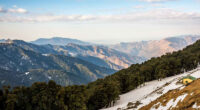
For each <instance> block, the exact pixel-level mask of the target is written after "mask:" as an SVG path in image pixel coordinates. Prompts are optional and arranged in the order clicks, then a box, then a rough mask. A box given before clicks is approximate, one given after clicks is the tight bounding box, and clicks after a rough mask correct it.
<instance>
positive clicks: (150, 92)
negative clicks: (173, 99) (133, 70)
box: [106, 67, 200, 110]
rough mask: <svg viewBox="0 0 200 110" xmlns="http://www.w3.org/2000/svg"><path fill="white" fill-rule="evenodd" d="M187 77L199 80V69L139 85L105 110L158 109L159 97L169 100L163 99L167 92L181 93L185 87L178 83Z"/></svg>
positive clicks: (162, 109) (163, 109) (161, 109)
mask: <svg viewBox="0 0 200 110" xmlns="http://www.w3.org/2000/svg"><path fill="white" fill-rule="evenodd" d="M187 75H191V76H194V77H196V78H200V67H198V68H196V69H194V70H191V71H188V72H185V73H183V74H180V75H176V76H172V77H169V78H165V79H162V80H161V81H158V80H154V81H150V82H147V83H146V84H145V85H141V86H140V87H138V88H137V89H135V90H133V91H130V92H128V93H126V94H122V95H120V100H118V101H117V102H116V104H115V106H113V107H110V108H107V109H106V110H115V109H117V108H119V109H123V110H124V109H141V110H150V108H153V107H158V105H160V104H161V103H162V102H163V101H162V102H161V103H159V104H158V102H157V100H159V97H162V98H165V99H169V98H166V97H165V94H168V93H169V92H170V93H173V92H171V91H173V90H175V91H176V90H180V91H182V90H183V88H185V85H183V84H182V83H180V80H181V79H182V78H183V77H184V76H187ZM186 87H187V86H186ZM136 94H137V95H136ZM180 95H181V94H180ZM169 100H170V99H169ZM169 100H168V101H169ZM165 104H166V101H165ZM171 104H173V103H171ZM170 106H176V105H170ZM170 106H168V107H170ZM153 109H157V110H167V109H169V108H162V107H160V108H153Z"/></svg>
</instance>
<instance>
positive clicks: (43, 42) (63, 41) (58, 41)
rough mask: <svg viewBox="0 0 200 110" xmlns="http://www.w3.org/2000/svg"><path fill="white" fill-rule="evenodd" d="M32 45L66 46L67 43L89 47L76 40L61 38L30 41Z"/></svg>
mask: <svg viewBox="0 0 200 110" xmlns="http://www.w3.org/2000/svg"><path fill="white" fill-rule="evenodd" d="M31 43H33V44H37V45H46V44H51V45H67V44H69V43H74V44H80V45H89V44H90V43H88V42H84V41H80V40H77V39H70V38H62V37H53V38H40V39H37V40H35V41H31Z"/></svg>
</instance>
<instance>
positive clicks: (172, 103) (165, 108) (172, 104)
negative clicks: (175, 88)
mask: <svg viewBox="0 0 200 110" xmlns="http://www.w3.org/2000/svg"><path fill="white" fill-rule="evenodd" d="M187 95H188V94H184V95H181V96H179V97H177V98H176V100H175V101H174V99H171V100H170V101H169V102H168V103H167V104H166V106H162V105H161V104H160V106H159V108H151V110H168V109H169V108H174V107H176V105H177V104H178V102H179V101H183V99H185V97H186V96H187Z"/></svg>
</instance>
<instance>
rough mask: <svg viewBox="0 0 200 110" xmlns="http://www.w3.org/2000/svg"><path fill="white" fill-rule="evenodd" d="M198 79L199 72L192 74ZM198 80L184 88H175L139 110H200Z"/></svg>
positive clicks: (199, 81) (199, 82)
mask: <svg viewBox="0 0 200 110" xmlns="http://www.w3.org/2000/svg"><path fill="white" fill-rule="evenodd" d="M194 75H195V76H196V77H197V78H200V71H198V72H196V74H195V73H194ZM199 86H200V79H198V80H196V81H194V82H192V83H191V84H189V85H188V86H186V87H182V88H176V89H174V90H171V91H169V92H167V93H166V94H163V95H162V96H161V97H159V98H157V99H156V100H154V101H152V102H150V103H149V104H148V105H146V106H144V107H142V108H141V109H140V110H150V109H151V110H161V109H163V110H167V109H170V110H192V109H194V110H198V109H200V88H199Z"/></svg>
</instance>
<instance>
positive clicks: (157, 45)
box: [110, 35, 200, 58]
mask: <svg viewBox="0 0 200 110" xmlns="http://www.w3.org/2000/svg"><path fill="white" fill-rule="evenodd" d="M198 39H200V36H193V35H188V36H179V37H169V38H165V39H162V40H153V41H141V42H132V43H120V44H116V45H112V46H110V47H111V48H113V49H116V50H118V51H121V52H124V53H127V54H130V55H135V56H142V57H145V58H151V57H157V56H161V55H164V54H165V53H167V52H173V51H177V50H180V49H182V48H184V47H186V46H187V45H190V44H192V43H194V42H195V41H197V40H198Z"/></svg>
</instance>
